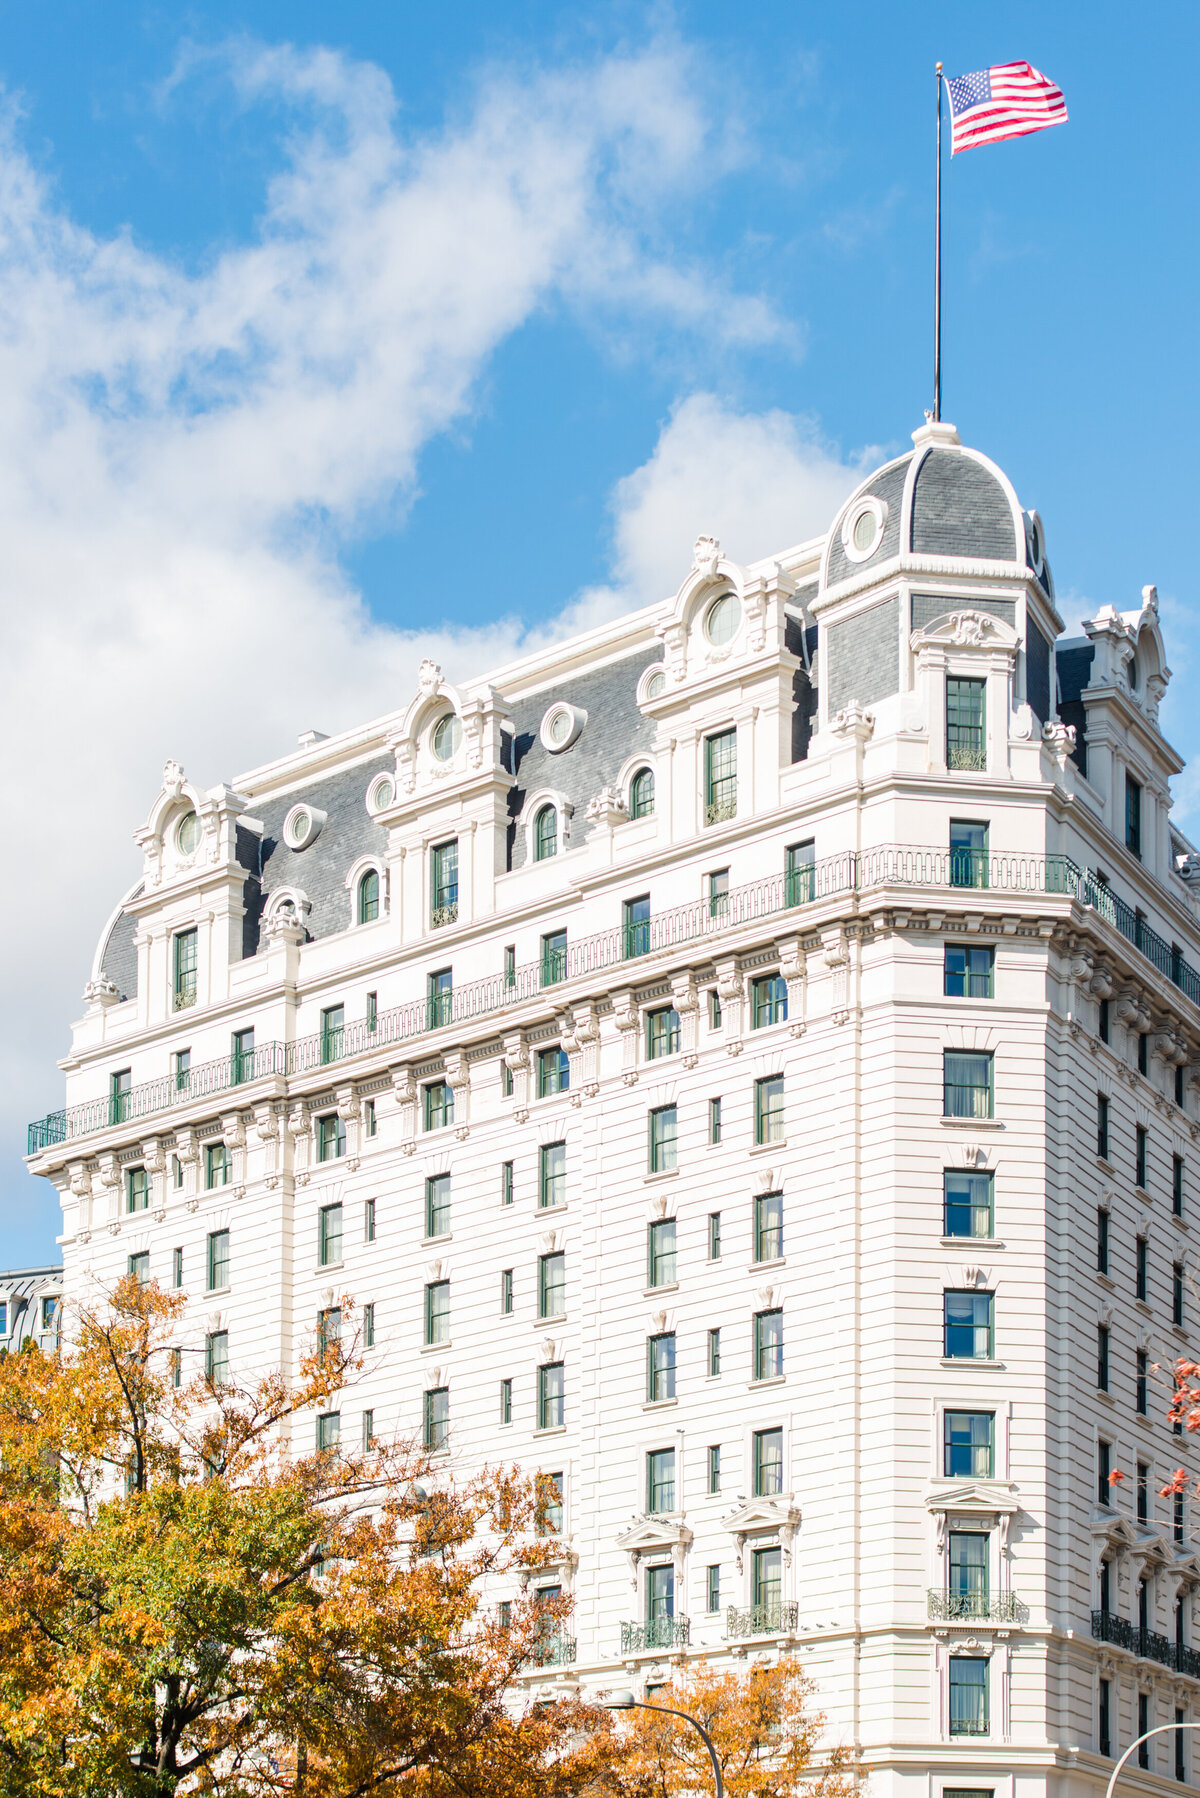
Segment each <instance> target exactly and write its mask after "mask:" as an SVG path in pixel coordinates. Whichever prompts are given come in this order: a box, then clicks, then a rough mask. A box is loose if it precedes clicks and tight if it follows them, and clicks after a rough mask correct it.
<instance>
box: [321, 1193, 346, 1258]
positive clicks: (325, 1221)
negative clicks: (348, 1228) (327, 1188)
mask: <svg viewBox="0 0 1200 1798" xmlns="http://www.w3.org/2000/svg"><path fill="white" fill-rule="evenodd" d="M341 1259H342V1208H341V1206H340V1205H322V1207H321V1210H320V1212H319V1214H318V1217H317V1260H318V1262H319V1264H320V1266H321V1267H337V1266H339V1265H340V1263H341Z"/></svg>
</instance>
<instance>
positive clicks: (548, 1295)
mask: <svg viewBox="0 0 1200 1798" xmlns="http://www.w3.org/2000/svg"><path fill="white" fill-rule="evenodd" d="M566 1309H567V1257H566V1256H565V1255H564V1254H556V1255H543V1256H542V1257H541V1258H540V1260H539V1261H538V1315H539V1317H562V1316H563V1314H564V1313H565V1311H566Z"/></svg>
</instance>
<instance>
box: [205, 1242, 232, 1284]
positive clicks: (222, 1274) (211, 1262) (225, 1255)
mask: <svg viewBox="0 0 1200 1798" xmlns="http://www.w3.org/2000/svg"><path fill="white" fill-rule="evenodd" d="M228 1285H229V1231H228V1230H210V1231H209V1235H208V1290H209V1291H210V1292H224V1291H225V1289H226V1287H227V1286H228Z"/></svg>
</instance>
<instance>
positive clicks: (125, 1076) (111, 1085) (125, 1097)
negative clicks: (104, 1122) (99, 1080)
mask: <svg viewBox="0 0 1200 1798" xmlns="http://www.w3.org/2000/svg"><path fill="white" fill-rule="evenodd" d="M132 1082H133V1073H132V1071H131V1070H130V1069H129V1068H120V1069H119V1070H118V1071H117V1072H116V1073H115V1074H110V1075H109V1077H108V1121H109V1123H110V1124H124V1123H127V1122H128V1121H129V1107H130V1105H131V1104H132V1102H133V1090H132Z"/></svg>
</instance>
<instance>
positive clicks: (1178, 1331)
mask: <svg viewBox="0 0 1200 1798" xmlns="http://www.w3.org/2000/svg"><path fill="white" fill-rule="evenodd" d="M1171 1334H1172V1336H1178V1337H1179V1340H1180V1341H1181V1342H1187V1341H1189V1340H1190V1339H1189V1336H1188V1327H1187V1325H1186V1324H1172V1325H1171Z"/></svg>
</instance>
